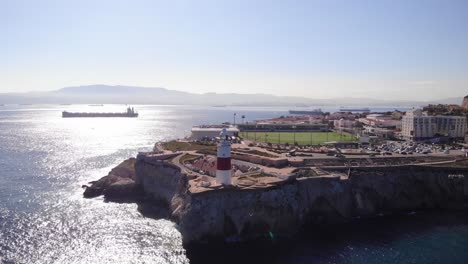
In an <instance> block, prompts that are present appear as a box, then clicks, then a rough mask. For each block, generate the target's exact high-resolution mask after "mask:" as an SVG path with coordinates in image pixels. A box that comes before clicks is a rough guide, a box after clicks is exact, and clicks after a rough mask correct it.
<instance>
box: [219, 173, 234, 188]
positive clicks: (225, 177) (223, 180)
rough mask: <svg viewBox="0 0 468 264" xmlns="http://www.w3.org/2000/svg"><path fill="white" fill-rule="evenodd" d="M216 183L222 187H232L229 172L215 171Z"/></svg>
mask: <svg viewBox="0 0 468 264" xmlns="http://www.w3.org/2000/svg"><path fill="white" fill-rule="evenodd" d="M216 182H217V183H219V184H224V185H232V178H231V171H230V170H217V171H216Z"/></svg>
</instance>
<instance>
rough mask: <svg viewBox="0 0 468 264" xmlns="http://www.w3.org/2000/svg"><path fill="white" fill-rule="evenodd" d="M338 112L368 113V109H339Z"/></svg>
mask: <svg viewBox="0 0 468 264" xmlns="http://www.w3.org/2000/svg"><path fill="white" fill-rule="evenodd" d="M340 112H370V109H369V108H367V107H364V108H346V107H341V108H340Z"/></svg>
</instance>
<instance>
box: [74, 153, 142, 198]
mask: <svg viewBox="0 0 468 264" xmlns="http://www.w3.org/2000/svg"><path fill="white" fill-rule="evenodd" d="M135 163H136V159H135V158H129V159H127V160H125V161H123V162H122V163H120V164H119V165H117V166H116V167H115V168H113V169H112V170H111V171H110V172H109V173H108V174H107V175H106V176H104V177H102V178H101V179H99V180H97V181H93V182H89V184H90V185H89V186H88V185H83V186H82V187H83V188H84V189H85V191H84V193H83V196H84V197H85V198H94V197H98V196H101V195H104V198H105V199H106V200H109V201H123V200H134V199H136V198H138V197H139V196H141V195H142V191H141V188H140V186H139V185H138V184H136V181H135V180H136V173H135Z"/></svg>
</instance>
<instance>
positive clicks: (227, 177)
mask: <svg viewBox="0 0 468 264" xmlns="http://www.w3.org/2000/svg"><path fill="white" fill-rule="evenodd" d="M219 137H220V141H219V143H218V153H217V160H216V182H218V183H219V184H223V185H232V177H231V173H232V172H231V170H232V166H231V141H229V135H228V132H227V129H226V128H223V130H222V131H221V133H220V134H219Z"/></svg>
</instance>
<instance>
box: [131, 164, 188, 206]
mask: <svg viewBox="0 0 468 264" xmlns="http://www.w3.org/2000/svg"><path fill="white" fill-rule="evenodd" d="M135 171H136V183H137V184H139V185H140V186H141V187H142V189H143V191H144V192H145V194H146V195H149V196H150V197H151V198H152V199H154V200H157V201H160V202H163V203H164V204H166V205H167V206H169V208H170V209H171V210H175V209H176V207H177V206H176V205H175V200H176V199H177V198H178V197H179V196H182V195H185V193H186V192H187V187H188V179H187V176H186V175H185V174H182V173H181V171H180V168H179V167H177V166H175V165H173V164H171V163H168V162H164V161H161V160H152V159H150V158H147V157H145V156H138V157H137V162H136V165H135ZM173 200H174V201H173ZM172 206H175V208H172Z"/></svg>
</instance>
